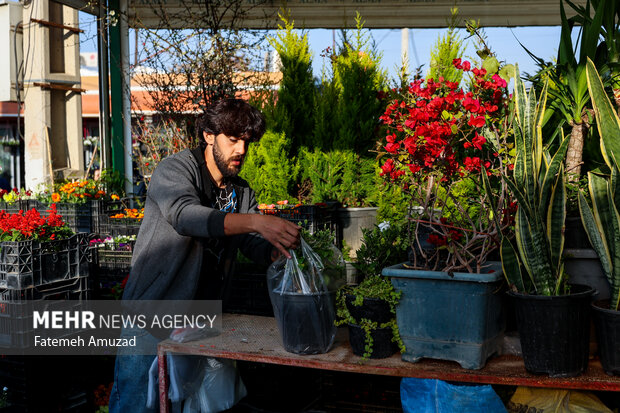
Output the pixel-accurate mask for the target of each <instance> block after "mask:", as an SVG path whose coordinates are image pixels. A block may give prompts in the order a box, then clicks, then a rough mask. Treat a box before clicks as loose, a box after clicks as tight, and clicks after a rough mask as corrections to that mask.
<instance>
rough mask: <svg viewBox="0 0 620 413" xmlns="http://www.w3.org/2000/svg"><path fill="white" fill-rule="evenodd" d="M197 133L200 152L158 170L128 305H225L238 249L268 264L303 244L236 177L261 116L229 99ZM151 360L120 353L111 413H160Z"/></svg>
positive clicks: (174, 158) (261, 127)
mask: <svg viewBox="0 0 620 413" xmlns="http://www.w3.org/2000/svg"><path fill="white" fill-rule="evenodd" d="M197 131H198V136H199V138H200V141H201V145H200V146H199V147H198V148H195V149H192V150H189V149H186V150H184V151H182V152H179V153H176V154H174V155H171V156H169V157H167V158H165V159H163V160H162V161H161V162H160V163H159V165H158V166H157V168H156V169H155V171H154V172H153V176H152V177H151V182H150V185H149V188H148V191H147V195H146V203H145V207H144V218H143V221H142V225H141V226H140V232H139V233H138V237H137V240H136V244H135V248H134V252H133V258H132V269H131V273H130V275H129V279H128V281H127V285H126V287H125V291H124V294H123V300H222V299H223V298H225V296H226V293H227V290H228V287H229V281H230V273H231V267H232V264H233V261H234V259H235V257H236V255H237V250H238V249H240V250H241V252H242V253H243V254H244V255H245V256H246V257H248V258H250V259H252V260H253V261H255V262H257V263H261V264H267V263H269V262H271V261H273V260H275V259H276V258H277V257H279V256H280V254H283V255H285V256H286V257H287V258H289V257H290V256H289V253H288V252H287V251H288V249H289V248H296V247H297V246H298V245H299V242H300V241H299V239H300V235H299V230H300V228H299V227H298V226H297V225H295V224H293V223H291V222H288V221H286V220H283V219H280V218H277V217H274V216H269V215H259V214H257V212H258V209H257V202H256V199H255V197H254V192H253V191H252V189H251V188H250V187H249V185H248V183H247V182H245V181H244V180H242V179H241V178H239V177H238V176H237V175H238V174H239V171H240V170H241V166H242V165H243V160H244V158H245V155H246V152H247V149H248V145H249V144H250V142H256V141H258V140H259V139H260V138H261V137H262V135H263V134H264V132H265V119H264V117H263V115H262V114H261V113H260V112H259V111H258V110H257V109H255V108H254V107H252V106H251V105H249V104H248V103H246V102H245V101H243V100H240V99H224V100H220V101H218V102H216V103H214V104H213V105H211V106H210V107H209V108H208V109H207V110H206V111H205V113H204V115H203V116H202V117H201V118H200V120H199V121H198V123H197ZM123 334H124V335H127V336H133V335H136V334H141V335H147V336H150V334H149V333H148V332H147V331H138V332H136V331H129V330H127V331H123ZM141 338H142V339H144V337H141ZM152 341H153V345H154V346H156V343H157V341H158V340H157V339H156V338H155V337H152ZM152 362H153V357H152V356H144V355H123V354H122V353H119V356H118V357H117V359H116V368H115V377H114V387H113V389H112V394H111V396H110V412H132V413H135V412H147V411H148V412H150V411H157V410H158V408H157V406H155V408H153V409H147V407H146V400H147V381H148V371H149V367H150V366H151V363H152Z"/></svg>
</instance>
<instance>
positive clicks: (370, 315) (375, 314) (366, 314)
mask: <svg viewBox="0 0 620 413" xmlns="http://www.w3.org/2000/svg"><path fill="white" fill-rule="evenodd" d="M354 300H355V295H353V294H347V295H346V297H345V301H344V302H345V305H346V306H347V310H349V314H351V317H353V319H354V320H355V321H356V322H358V323H359V322H360V321H361V320H362V318H365V319H367V320H369V321H374V322H376V323H379V324H381V323H387V322H388V321H390V320H391V319H392V318H394V315H393V314H392V312H391V311H390V305H389V304H388V303H387V301H385V300H381V299H379V298H364V301H363V302H362V305H359V306H357V305H354V304H353V301H354Z"/></svg>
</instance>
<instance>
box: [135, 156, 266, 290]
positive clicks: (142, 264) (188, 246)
mask: <svg viewBox="0 0 620 413" xmlns="http://www.w3.org/2000/svg"><path fill="white" fill-rule="evenodd" d="M207 181H208V182H206V183H203V182H202V179H201V171H200V164H199V162H198V160H197V159H196V158H195V156H194V155H193V154H192V152H191V151H190V150H184V151H182V152H179V153H176V154H174V155H171V156H169V157H167V158H165V159H163V160H162V161H161V162H160V163H159V165H158V166H157V168H156V169H155V171H154V172H153V176H152V177H151V182H150V184H149V189H148V192H147V195H146V203H145V206H144V218H143V221H142V225H141V226H140V232H139V233H138V237H137V240H136V245H135V248H134V253H133V258H132V262H131V264H132V269H131V273H130V276H129V279H128V281H127V285H126V287H125V291H124V293H123V299H124V300H166V299H167V300H191V299H193V298H194V296H195V294H196V289H197V286H198V281H199V279H200V276H201V268H202V258H203V244H202V242H201V239H203V238H209V237H224V236H225V234H224V217H225V216H226V212H222V211H219V210H217V209H213V208H209V207H206V206H203V205H202V204H201V199H200V194H201V193H206V194H211V188H210V185H211V181H210V180H207ZM233 185H234V187H235V191H236V193H237V194H238V197H239V198H238V201H237V202H238V205H239V206H240V208H239V212H240V213H257V212H258V209H257V203H256V199H255V197H254V191H252V189H251V188H250V187H249V186H248V183H247V182H245V181H244V180H242V179H240V178H237V179H236V180H234V181H233ZM205 186H206V187H205ZM208 196H210V195H208ZM230 241H231V242H230V244H229V246H230V247H229V248H228V250H227V251H225V261H224V262H225V265H224V268H225V270H224V272H225V273H224V274H215V273H214V274H211V273H207V274H205V275H206V276H217V277H222V276H223V277H224V278H225V279H229V278H230V277H229V275H230V272H231V271H232V266H233V263H234V259H235V257H236V254H237V250H238V249H241V251H242V253H243V254H244V255H245V256H246V257H248V258H250V259H252V260H253V261H255V262H257V263H260V264H268V263H269V261H270V260H269V256H270V253H271V250H272V246H271V244H269V243H268V242H267V241H265V239H263V238H262V237H261V236H260V235H258V234H244V235H234V236H231V239H230ZM207 272H208V269H207ZM214 272H215V271H214Z"/></svg>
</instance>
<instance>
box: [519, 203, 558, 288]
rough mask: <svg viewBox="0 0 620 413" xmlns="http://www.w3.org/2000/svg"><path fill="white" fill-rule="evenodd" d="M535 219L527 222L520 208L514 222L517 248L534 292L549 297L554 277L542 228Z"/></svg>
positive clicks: (553, 284)
mask: <svg viewBox="0 0 620 413" xmlns="http://www.w3.org/2000/svg"><path fill="white" fill-rule="evenodd" d="M536 218H537V217H535V219H534V220H529V219H528V218H527V216H526V215H525V213H524V212H523V210H522V209H521V208H519V210H518V211H517V218H516V222H515V224H516V230H515V232H516V239H517V248H518V250H519V254H520V256H521V260H522V262H523V265H524V266H525V268H526V269H527V270H528V273H529V276H530V279H531V280H532V283H533V284H534V288H535V289H536V291H537V292H538V293H539V294H542V295H551V294H552V292H553V291H554V288H553V287H554V286H555V277H554V274H553V271H552V269H551V257H550V256H549V249H548V247H547V241H546V238H545V232H544V228H543V226H542V223H541V222H540V221H539V219H536Z"/></svg>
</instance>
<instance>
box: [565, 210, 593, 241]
mask: <svg viewBox="0 0 620 413" xmlns="http://www.w3.org/2000/svg"><path fill="white" fill-rule="evenodd" d="M564 248H565V249H575V248H576V249H582V248H585V249H589V248H592V244H590V240H589V239H588V234H587V233H586V230H585V228H584V227H583V223H582V222H581V217H580V216H576V217H566V221H565V230H564Z"/></svg>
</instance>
